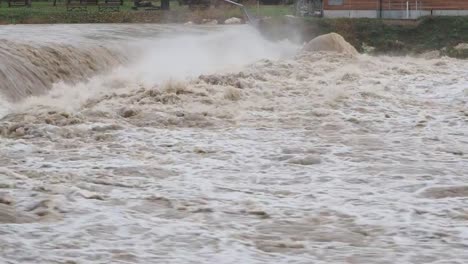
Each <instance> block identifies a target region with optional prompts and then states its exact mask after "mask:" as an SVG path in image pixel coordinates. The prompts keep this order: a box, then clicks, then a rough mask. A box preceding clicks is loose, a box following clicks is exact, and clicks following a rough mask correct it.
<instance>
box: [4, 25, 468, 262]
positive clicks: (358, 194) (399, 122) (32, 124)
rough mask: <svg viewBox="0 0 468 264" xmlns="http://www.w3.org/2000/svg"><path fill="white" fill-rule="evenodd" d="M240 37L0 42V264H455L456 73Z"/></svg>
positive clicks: (123, 32) (105, 32) (207, 34)
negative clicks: (305, 49) (303, 50)
mask: <svg viewBox="0 0 468 264" xmlns="http://www.w3.org/2000/svg"><path fill="white" fill-rule="evenodd" d="M300 50H301V46H300V45H296V44H294V43H291V42H289V41H287V40H284V41H280V42H270V41H268V40H265V39H263V38H262V37H261V36H260V34H258V32H256V31H255V30H254V29H252V28H250V27H249V26H244V25H242V26H224V27H222V26H219V27H218V26H210V27H201V26H200V27H197V26H174V25H167V26H162V25H73V26H71V25H70V26H64V25H56V26H47V25H39V26H1V27H0V263H2V264H3V263H9V264H10V263H11V264H13V263H15V264H16V263H41V264H42V263H44V264H51V263H68V264H71V263H79V264H82V263H145V264H146V263H158V264H159V263H177V264H179V263H181V264H185V263H194V264H198V263H226V264H227V263H235V264H240V263H285V264H286V263H288V264H290V263H301V264H310V263H314V264H334V263H337V264H341V263H352V264H367V263H372V264H373V263H376V264H377V263H379V264H383V263H385V264H387V263H388V264H396V263H399V264H401V263H421V264H423V263H424V264H425V263H438V264H442V263H443V264H449V263H450V264H455V263H458V264H465V263H468V156H467V153H468V61H466V60H456V59H451V58H446V57H441V58H414V57H388V56H379V57H373V56H368V55H357V56H355V55H347V54H339V53H333V52H320V51H317V52H301V51H300Z"/></svg>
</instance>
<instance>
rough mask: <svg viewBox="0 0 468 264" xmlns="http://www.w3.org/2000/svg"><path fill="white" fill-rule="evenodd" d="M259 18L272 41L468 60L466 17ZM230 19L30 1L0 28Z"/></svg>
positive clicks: (216, 14) (262, 10)
mask: <svg viewBox="0 0 468 264" xmlns="http://www.w3.org/2000/svg"><path fill="white" fill-rule="evenodd" d="M248 9H249V11H250V12H251V13H252V14H255V15H256V16H257V17H262V19H261V22H260V31H261V32H262V33H263V34H264V35H265V36H267V37H268V38H270V39H271V38H272V39H284V38H288V39H290V40H293V41H295V42H299V43H303V42H306V41H309V40H310V39H312V38H314V37H316V36H318V35H320V34H326V33H330V32H336V33H339V34H340V35H342V36H343V37H345V39H346V40H347V41H349V42H350V43H351V44H352V45H353V46H355V47H356V48H357V49H358V50H359V51H360V52H363V53H370V54H377V55H378V54H391V55H421V54H424V53H427V52H430V54H431V56H434V55H435V56H438V55H446V56H451V57H456V58H468V49H457V48H456V47H457V46H458V45H459V44H460V43H468V17H428V18H422V19H420V20H417V21H398V20H392V21H385V20H379V19H365V18H363V19H349V18H348V19H345V18H342V19H325V18H298V17H294V16H292V15H291V14H293V11H294V10H293V7H292V6H260V7H257V6H255V5H252V6H249V7H248ZM231 17H239V18H240V17H243V14H242V12H241V10H240V9H239V8H237V7H232V6H226V5H224V6H221V7H218V8H211V9H208V10H190V9H189V8H188V7H187V6H179V5H178V4H177V2H174V1H173V2H171V10H170V11H165V12H161V11H135V10H132V3H131V2H124V5H123V6H122V7H121V10H120V12H99V11H98V10H97V8H96V7H89V8H88V11H87V12H67V11H66V8H65V5H64V4H63V3H62V4H58V6H56V7H54V6H52V3H51V2H34V3H33V7H31V8H6V7H5V6H3V7H1V8H0V24H58V23H60V24H68V23H187V22H192V23H195V24H198V23H204V21H205V22H206V21H214V20H216V21H217V22H218V23H221V24H222V23H223V22H224V21H225V20H226V19H229V18H231Z"/></svg>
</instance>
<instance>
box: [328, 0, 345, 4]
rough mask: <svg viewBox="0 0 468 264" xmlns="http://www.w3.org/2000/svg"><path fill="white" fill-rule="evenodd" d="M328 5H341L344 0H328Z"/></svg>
mask: <svg viewBox="0 0 468 264" xmlns="http://www.w3.org/2000/svg"><path fill="white" fill-rule="evenodd" d="M328 4H329V5H343V4H344V0H328Z"/></svg>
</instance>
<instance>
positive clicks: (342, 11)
mask: <svg viewBox="0 0 468 264" xmlns="http://www.w3.org/2000/svg"><path fill="white" fill-rule="evenodd" d="M323 1H324V2H323V15H324V16H325V17H353V18H358V17H369V18H378V17H382V18H393V19H407V18H409V19H416V18H418V17H421V16H429V15H435V16H465V15H468V0H418V1H416V0H382V1H381V3H382V6H380V1H379V0H341V1H342V2H343V4H342V5H331V3H332V2H335V3H337V2H339V1H337V0H323ZM407 2H408V6H407ZM407 7H409V11H407Z"/></svg>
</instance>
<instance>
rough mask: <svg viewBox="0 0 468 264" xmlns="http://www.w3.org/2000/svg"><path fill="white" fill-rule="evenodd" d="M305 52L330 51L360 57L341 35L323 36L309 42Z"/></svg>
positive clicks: (304, 49) (304, 48)
mask: <svg viewBox="0 0 468 264" xmlns="http://www.w3.org/2000/svg"><path fill="white" fill-rule="evenodd" d="M302 51H305V52H317V51H330V52H337V53H344V54H349V55H353V56H355V55H358V54H359V53H358V51H357V50H356V49H355V48H354V47H353V46H352V45H351V44H349V43H348V42H347V41H346V40H345V39H344V38H343V37H342V36H341V35H339V34H337V33H330V34H326V35H321V36H318V37H316V38H314V39H313V40H311V41H309V43H307V44H306V45H305V46H304V47H303V48H302Z"/></svg>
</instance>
